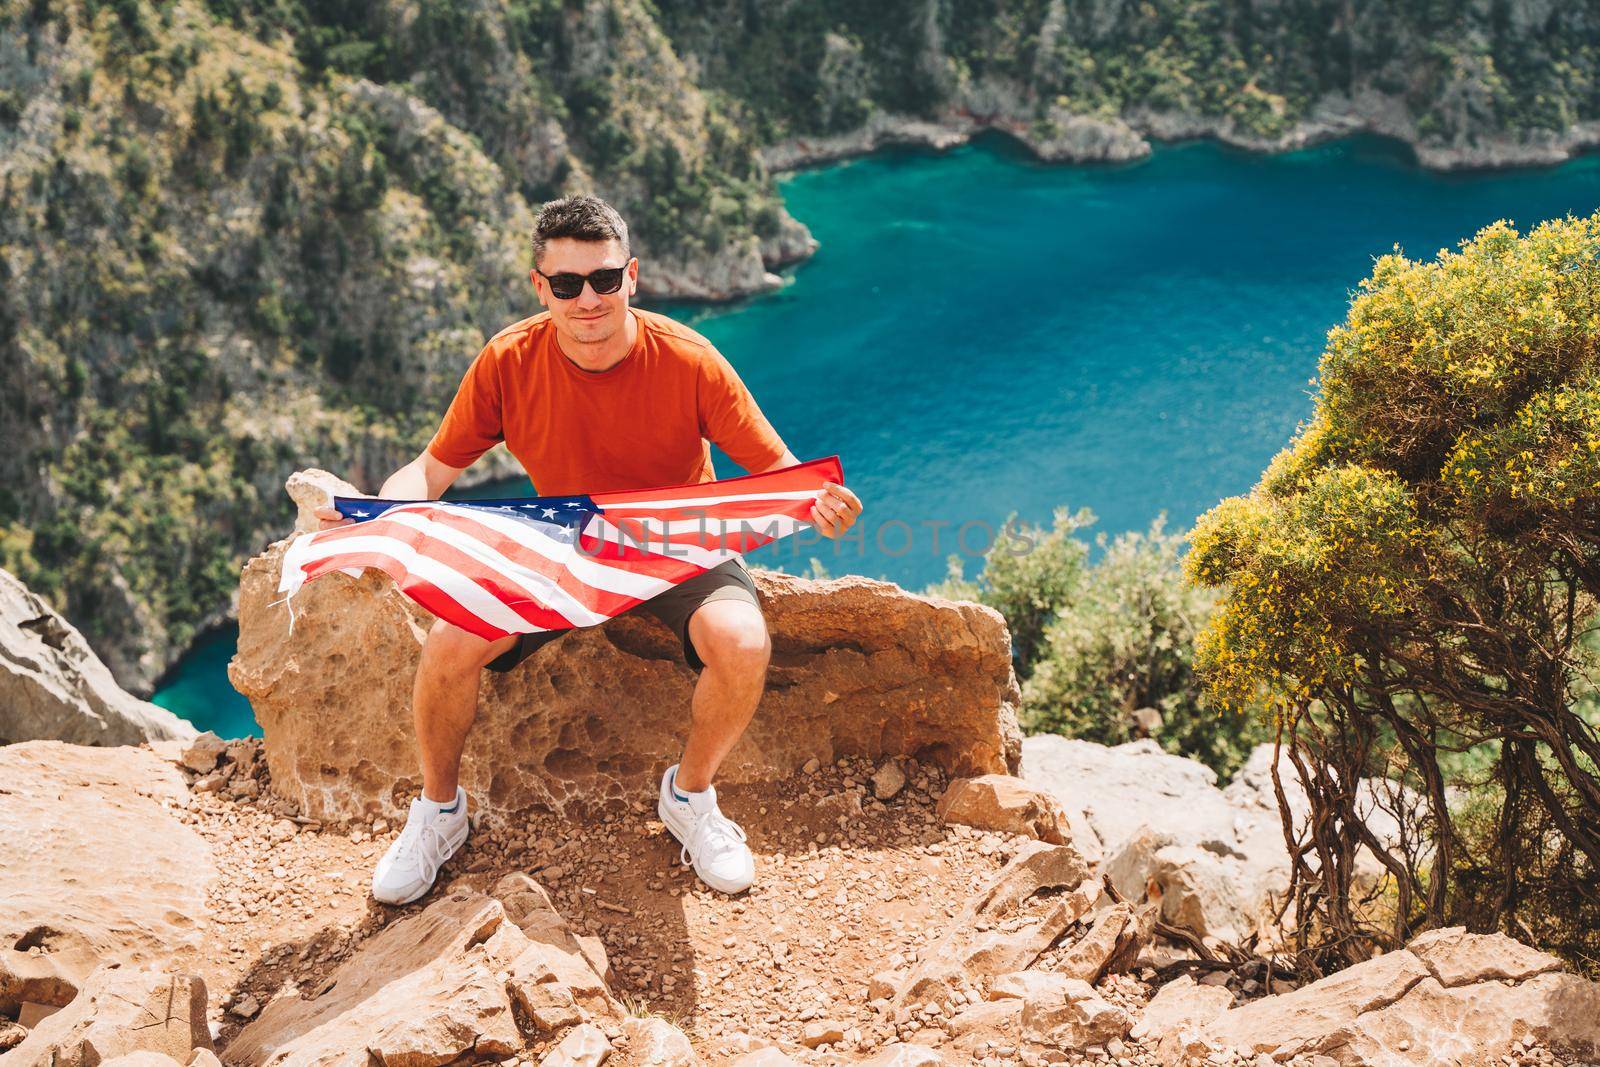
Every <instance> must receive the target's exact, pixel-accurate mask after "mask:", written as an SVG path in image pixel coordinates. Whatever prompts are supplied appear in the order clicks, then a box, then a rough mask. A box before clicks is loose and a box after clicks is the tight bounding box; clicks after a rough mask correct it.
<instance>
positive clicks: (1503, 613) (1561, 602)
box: [1185, 214, 1600, 962]
mask: <svg viewBox="0 0 1600 1067" xmlns="http://www.w3.org/2000/svg"><path fill="white" fill-rule="evenodd" d="M1319 383H1320V391H1319V395H1318V397H1317V400H1316V407H1315V411H1314V413H1313V415H1312V417H1311V418H1310V419H1309V420H1308V421H1307V422H1306V423H1305V424H1304V425H1303V426H1302V428H1301V430H1300V432H1299V433H1298V434H1297V436H1296V438H1295V440H1294V441H1293V442H1292V443H1291V445H1290V446H1289V447H1288V448H1287V449H1285V450H1284V451H1283V452H1282V453H1280V454H1279V455H1278V456H1277V457H1275V458H1274V459H1273V461H1272V462H1271V464H1270V465H1269V467H1268V468H1267V470H1266V472H1265V473H1264V474H1263V476H1262V478H1261V481H1260V483H1259V484H1258V485H1257V486H1256V488H1255V489H1254V490H1253V491H1252V492H1251V493H1250V494H1248V495H1247V496H1243V497H1236V498H1233V499H1230V500H1225V501H1223V502H1222V503H1221V504H1219V505H1218V506H1217V507H1215V508H1213V509H1212V510H1211V511H1210V512H1209V513H1208V514H1207V515H1205V516H1204V517H1203V518H1202V519H1201V520H1200V521H1199V523H1198V524H1197V526H1196V529H1195V530H1194V532H1193V535H1192V543H1193V548H1192V550H1191V552H1190V554H1189V556H1188V558H1187V560H1186V563H1185V569H1186V573H1187V575H1188V577H1189V578H1190V579H1191V580H1192V581H1194V582H1196V583H1198V584H1200V585H1202V586H1209V587H1216V588H1217V589H1219V590H1220V591H1221V598H1220V601H1219V603H1218V606H1217V610H1216V612H1215V613H1214V614H1213V616H1212V618H1211V620H1210V623H1209V625H1208V626H1207V627H1206V629H1205V630H1204V632H1203V633H1202V634H1201V635H1200V636H1199V638H1198V639H1197V651H1196V669H1197V671H1198V673H1199V674H1200V676H1201V678H1202V679H1203V680H1204V683H1205V685H1206V688H1207V691H1208V693H1209V694H1210V696H1211V697H1212V699H1213V700H1215V701H1217V702H1219V703H1221V704H1223V705H1225V706H1232V707H1244V706H1249V705H1252V704H1254V705H1258V706H1259V705H1262V704H1265V705H1266V706H1269V707H1272V708H1274V709H1275V711H1276V712H1277V716H1276V717H1277V722H1278V726H1279V727H1280V729H1281V731H1282V733H1281V736H1282V737H1283V738H1284V741H1285V744H1287V745H1290V746H1292V747H1293V748H1294V750H1295V752H1296V754H1297V755H1298V756H1299V757H1300V758H1302V759H1303V760H1305V761H1306V767H1307V773H1309V774H1310V775H1311V776H1312V777H1313V778H1315V779H1318V780H1320V781H1322V782H1323V783H1324V784H1325V785H1327V789H1326V792H1325V793H1324V794H1321V795H1318V791H1317V790H1316V789H1315V788H1314V789H1313V794H1314V796H1313V807H1314V808H1317V809H1318V814H1317V815H1315V816H1314V817H1313V820H1312V821H1313V822H1314V823H1316V824H1317V827H1316V829H1315V831H1314V832H1313V831H1309V830H1308V831H1307V833H1308V836H1307V837H1306V838H1305V839H1304V841H1303V847H1302V854H1301V856H1300V857H1297V878H1299V879H1301V881H1302V883H1315V892H1314V893H1307V894H1302V897H1301V899H1302V903H1305V902H1307V901H1312V902H1314V903H1312V904H1307V907H1308V909H1309V911H1306V912H1303V913H1302V916H1301V918H1302V919H1303V920H1304V925H1310V926H1314V927H1316V928H1317V929H1318V930H1320V931H1321V932H1322V935H1323V936H1324V937H1326V938H1328V939H1330V943H1332V942H1336V943H1337V944H1338V945H1339V949H1338V951H1339V952H1340V953H1342V954H1343V955H1344V957H1345V959H1346V961H1348V960H1349V959H1351V958H1356V957H1358V956H1359V955H1360V954H1361V952H1362V951H1364V950H1363V949H1357V948H1354V947H1353V946H1355V945H1357V944H1358V943H1367V944H1370V943H1371V942H1373V941H1377V942H1387V943H1397V942H1399V941H1402V940H1404V939H1405V938H1406V937H1407V936H1409V934H1410V933H1412V932H1414V931H1415V930H1416V929H1419V928H1421V927H1423V926H1425V925H1427V924H1429V923H1436V922H1443V921H1465V922H1469V923H1471V924H1473V925H1475V926H1477V927H1479V928H1487V927H1491V926H1494V925H1502V926H1506V927H1507V928H1512V927H1514V926H1517V925H1518V924H1520V927H1521V929H1522V930H1526V929H1528V926H1527V922H1528V921H1529V920H1528V918H1527V917H1526V916H1525V915H1523V914H1522V913H1520V912H1519V908H1522V909H1526V908H1527V906H1528V902H1529V901H1533V900H1540V901H1543V902H1544V904H1543V906H1544V907H1546V908H1566V907H1568V905H1570V907H1571V909H1572V911H1571V915H1570V916H1568V918H1569V919H1570V921H1569V922H1567V923H1566V925H1565V926H1563V925H1562V924H1561V923H1556V924H1554V925H1551V924H1550V923H1548V922H1547V921H1546V920H1548V918H1549V916H1548V915H1546V916H1542V917H1537V918H1535V920H1534V923H1535V925H1537V926H1538V927H1539V929H1540V930H1541V936H1543V937H1546V938H1547V940H1548V941H1549V942H1550V943H1551V945H1552V947H1555V948H1557V949H1559V950H1562V951H1565V952H1567V953H1568V954H1569V955H1571V956H1573V957H1574V958H1580V959H1581V958H1585V957H1587V958H1588V959H1589V960H1590V961H1591V962H1592V961H1593V960H1594V959H1595V957H1594V956H1593V952H1594V950H1595V949H1596V948H1600V941H1597V935H1596V933H1595V931H1596V930H1597V929H1600V925H1597V924H1596V923H1595V921H1594V919H1595V918H1596V917H1597V916H1600V906H1597V905H1596V904H1595V903H1594V902H1595V901H1596V900H1600V893H1597V890H1600V873H1597V872H1600V782H1597V780H1596V778H1595V769H1596V767H1597V766H1600V731H1597V728H1596V727H1597V719H1596V715H1595V712H1594V702H1593V701H1592V699H1589V696H1588V695H1589V694H1591V693H1592V691H1593V686H1592V684H1591V683H1590V682H1589V672H1590V668H1591V667H1592V666H1593V665H1594V664H1593V660H1594V655H1593V652H1592V650H1591V645H1592V642H1591V641H1590V636H1591V635H1592V633H1593V631H1594V626H1595V620H1596V605H1597V603H1600V214H1596V215H1594V216H1590V217H1587V218H1566V219H1559V220H1554V221H1551V222H1546V223H1543V224H1541V225H1539V226H1537V227H1536V228H1534V229H1533V230H1532V231H1531V232H1529V233H1527V234H1526V235H1524V234H1521V233H1519V232H1518V231H1517V230H1516V229H1514V228H1513V227H1512V226H1511V225H1510V224H1508V223H1506V222H1497V223H1495V224H1494V225H1492V226H1489V227H1486V228H1485V229H1483V230H1482V231H1480V232H1479V233H1478V234H1477V235H1476V236H1475V237H1473V238H1472V239H1471V240H1468V241H1464V242H1462V243H1461V245H1460V247H1459V249H1458V250H1455V251H1448V250H1443V251H1440V252H1439V254H1438V255H1437V256H1436V257H1434V258H1433V259H1431V260H1426V261H1413V260H1410V259H1408V258H1406V257H1405V256H1404V255H1402V254H1400V253H1399V252H1398V251H1397V252H1395V253H1394V254H1391V255H1386V256H1383V257H1382V258H1380V259H1379V260H1377V262H1376V263H1375V265H1374V267H1373V271H1372V275H1371V276H1370V277H1369V278H1367V279H1366V280H1364V281H1363V282H1362V283H1361V286H1360V288H1359V291H1358V292H1357V293H1356V294H1355V296H1354V298H1353V299H1352V301H1351V305H1350V309H1349V314H1348V316H1347V317H1346V319H1345V321H1344V322H1343V323H1341V324H1339V325H1338V326H1336V327H1335V328H1333V329H1332V330H1331V331H1329V334H1328V341H1327V348H1326V350H1325V351H1324V353H1323V355H1322V359H1321V363H1320V367H1319ZM1485 754H1487V755H1485ZM1357 775H1361V776H1372V775H1384V776H1387V777H1388V779H1389V780H1392V781H1394V782H1395V783H1396V784H1397V785H1399V786H1403V787H1405V788H1406V789H1408V790H1410V791H1411V793H1410V795H1412V796H1414V797H1416V798H1418V799H1419V803H1418V805H1417V808H1416V814H1415V815H1413V816H1411V817H1410V818H1411V822H1412V824H1413V825H1412V826H1410V827H1409V829H1410V830H1411V831H1412V833H1410V834H1408V835H1406V839H1405V840H1403V841H1402V842H1401V843H1400V844H1398V845H1395V846H1392V847H1391V848H1389V849H1388V850H1387V854H1386V855H1385V856H1381V857H1380V858H1383V859H1385V862H1386V864H1387V865H1388V866H1389V870H1390V871H1391V874H1392V876H1393V879H1394V883H1395V884H1391V885H1390V886H1389V887H1388V889H1387V891H1386V892H1388V893H1389V895H1390V896H1389V902H1390V904H1391V905H1392V909H1393V914H1392V916H1391V919H1392V926H1391V927H1390V928H1388V929H1387V930H1382V931H1378V930H1374V929H1373V928H1371V926H1370V924H1368V923H1365V922H1363V920H1362V919H1361V918H1360V916H1361V915H1362V914H1363V912H1362V908H1361V907H1359V906H1357V904H1356V902H1355V901H1353V900H1352V899H1351V894H1352V893H1353V885H1352V883H1351V881H1350V876H1349V873H1348V872H1349V870H1350V869H1351V867H1352V865H1350V864H1348V863H1345V864H1343V865H1342V866H1341V857H1346V858H1347V855H1348V849H1350V848H1353V847H1354V846H1353V844H1352V842H1355V841H1357V840H1358V839H1360V837H1361V827H1359V826H1358V825H1357V824H1358V823H1359V822H1360V819H1359V817H1358V815H1357V813H1356V812H1355V810H1354V808H1353V806H1352V804H1353V802H1352V801H1351V800H1350V796H1349V795H1350V794H1351V793H1352V791H1351V790H1350V789H1348V788H1347V787H1341V786H1340V784H1339V783H1341V782H1348V781H1350V780H1351V779H1352V777H1353V776H1357ZM1469 802H1470V803H1469ZM1486 805H1487V806H1488V807H1489V808H1492V809H1493V813H1492V815H1491V816H1485V815H1484V814H1483V812H1484V810H1485V806H1486ZM1324 809H1325V810H1324ZM1467 809H1470V810H1471V812H1472V815H1471V817H1470V818H1467V817H1465V816H1464V815H1463V812H1464V811H1466V810H1467ZM1321 816H1326V818H1322V817H1321ZM1458 816H1462V817H1461V818H1460V824H1459V825H1458V823H1457V817H1458ZM1319 834H1320V835H1322V836H1321V837H1320V838H1319V837H1318V835H1319ZM1340 835H1343V836H1342V839H1341V837H1340ZM1464 835H1465V836H1464ZM1362 843H1363V844H1365V845H1367V846H1368V847H1371V845H1372V843H1371V842H1364V841H1363V842H1362ZM1379 851H1380V852H1382V851H1384V850H1383V849H1381V848H1380V849H1379ZM1301 860H1304V862H1301ZM1390 861H1392V862H1390ZM1341 872H1342V873H1341ZM1301 888H1302V889H1303V888H1305V885H1304V884H1303V885H1302V886H1301ZM1313 913H1314V914H1313ZM1583 916H1587V918H1586V919H1585V918H1583ZM1585 931H1587V932H1585Z"/></svg>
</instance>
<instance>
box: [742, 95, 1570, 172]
mask: <svg viewBox="0 0 1600 1067" xmlns="http://www.w3.org/2000/svg"><path fill="white" fill-rule="evenodd" d="M988 132H996V133H1001V134H1004V135H1006V136H1008V137H1010V138H1012V139H1013V140H1015V141H1016V142H1017V143H1018V144H1020V145H1022V146H1023V147H1025V148H1027V149H1028V150H1029V151H1030V152H1032V153H1033V154H1034V155H1035V156H1036V157H1037V158H1038V159H1040V160H1042V161H1045V162H1050V163H1125V162H1132V161H1134V160H1138V159H1143V158H1144V157H1146V156H1148V155H1149V154H1150V150H1151V143H1152V142H1163V143H1170V142H1177V141H1190V140H1214V141H1218V142H1220V143H1222V144H1225V145H1228V146H1230V147H1233V148H1240V149H1244V150H1247V151H1251V152H1261V153H1277V152H1292V151H1295V150H1297V149H1301V148H1308V147H1311V146H1313V145H1317V144H1322V143H1325V142H1328V141H1334V140H1338V139H1339V138H1342V137H1351V136H1355V135H1358V134H1372V135H1374V136H1379V137H1385V138H1389V139H1391V140H1395V141H1399V142H1401V143H1403V144H1404V145H1406V147H1407V148H1409V149H1410V150H1411V152H1412V154H1413V157H1414V158H1415V161H1416V163H1417V165H1418V166H1420V167H1423V168H1424V169H1427V170H1433V171H1441V172H1448V171H1469V170H1501V169H1511V168H1516V167H1537V166H1553V165H1556V164H1559V163H1563V162H1566V161H1567V160H1570V159H1573V158H1575V157H1576V156H1579V155H1582V154H1584V153H1586V152H1588V151H1591V150H1593V149H1595V148H1596V147H1600V122H1586V123H1578V124H1575V125H1573V126H1571V127H1569V128H1568V129H1566V130H1564V131H1562V132H1560V133H1556V132H1553V131H1541V132H1540V133H1539V134H1537V135H1535V136H1528V137H1521V138H1514V137H1506V136H1498V135H1497V136H1486V137H1484V138H1482V139H1480V140H1478V141H1476V142H1474V143H1471V144H1442V143H1437V142H1430V141H1426V140H1424V139H1423V138H1421V137H1420V136H1419V135H1418V133H1417V130H1416V124H1415V122H1414V121H1413V120H1412V118H1411V117H1410V115H1409V114H1408V113H1407V112H1406V110H1405V108H1404V107H1403V105H1401V104H1399V103H1398V102H1397V101H1394V100H1393V99H1391V98H1388V97H1384V96H1382V95H1380V94H1376V93H1362V94H1357V96H1355V97H1354V98H1346V97H1330V98H1328V99H1326V100H1324V101H1322V102H1321V103H1319V104H1318V106H1317V107H1316V108H1314V109H1313V110H1312V113H1311V115H1310V116H1309V117H1308V118H1306V119H1305V120H1303V121H1300V122H1297V123H1295V125H1294V126H1293V127H1292V128H1291V129H1290V130H1289V131H1288V132H1286V133H1284V134H1283V135H1282V136H1280V137H1275V138H1267V137H1261V136H1259V135H1256V134H1252V133H1249V132H1246V131H1242V130H1240V129H1239V128H1238V127H1237V126H1236V125H1235V124H1234V123H1233V122H1231V121H1230V120H1228V119H1226V118H1222V117H1218V116H1211V115H1199V114H1193V113H1182V112H1163V111H1152V110H1148V109H1135V110H1132V111H1130V112H1129V113H1128V114H1126V115H1125V116H1121V117H1118V118H1112V119H1106V118H1097V117H1094V116H1088V115H1074V114H1071V113H1069V112H1065V111H1052V112H1051V114H1050V115H1049V116H1048V120H1047V122H1046V123H1045V124H1044V125H1043V127H1041V126H1039V125H1038V124H1035V123H1034V122H1032V121H1030V120H1027V119H1024V118H1020V117H1016V116H1015V115H1012V114H1008V113H1005V112H992V113H987V114H980V113H977V112H974V111H973V110H971V109H960V110H953V111H951V112H949V113H948V114H945V115H942V116H940V117H938V118H937V119H924V118H917V117H913V116H904V115H890V114H884V113H875V114H874V115H873V116H872V117H871V118H870V119H869V120H868V121H867V122H866V123H865V124H863V125H862V126H861V127H859V128H858V129H855V130H852V131H850V132H848V133H842V134H837V135H833V136H829V137H805V138H793V139H790V140H787V141H782V142H778V143H776V144H772V145H768V146H766V147H765V148H763V149H762V150H761V157H762V161H763V162H764V163H765V164H766V166H767V167H768V168H769V169H770V170H771V171H772V172H773V173H775V174H779V173H790V172H793V171H797V170H803V169H805V168H807V167H814V166H821V165H824V164H827V163H834V162H838V161H841V160H845V159H851V158H855V157H859V156H865V155H870V154H872V153H873V152H877V151H880V150H882V149H884V148H890V147H916V148H929V149H933V150H935V151H944V150H947V149H950V148H954V147H956V146H958V145H962V144H966V143H967V142H968V141H970V140H972V138H973V137H975V136H977V135H979V134H982V133H988Z"/></svg>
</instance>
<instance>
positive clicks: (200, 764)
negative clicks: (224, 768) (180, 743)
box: [179, 730, 228, 774]
mask: <svg viewBox="0 0 1600 1067" xmlns="http://www.w3.org/2000/svg"><path fill="white" fill-rule="evenodd" d="M227 748H228V743H227V742H226V741H224V740H223V739H222V738H220V737H218V736H217V735H216V734H214V733H212V732H211V731H210V730H207V731H206V732H205V733H203V734H200V735H199V736H198V737H196V738H195V739H194V740H193V741H191V742H190V743H189V747H188V748H186V749H184V750H183V755H182V756H181V757H180V759H179V762H181V763H182V764H183V765H184V766H185V767H187V768H189V769H190V770H191V771H193V772H195V773H196V774H207V773H209V772H210V771H212V770H214V769H215V768H216V766H217V760H219V759H221V758H222V754H223V753H224V752H225V751H227Z"/></svg>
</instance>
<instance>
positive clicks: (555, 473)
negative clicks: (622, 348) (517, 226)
mask: <svg viewBox="0 0 1600 1067" xmlns="http://www.w3.org/2000/svg"><path fill="white" fill-rule="evenodd" d="M630 310H631V311H632V313H633V314H634V315H635V316H636V317H637V319H638V323H639V335H638V338H637V339H636V340H635V342H634V345H633V347H632V348H631V349H629V351H628V354H627V355H626V356H624V357H623V359H622V361H621V362H619V363H618V364H617V365H616V366H614V367H611V368H610V369H608V370H603V371H586V370H584V369H582V368H581V367H579V366H577V365H576V364H575V363H573V362H572V361H571V360H569V359H567V357H566V356H564V355H562V354H561V350H560V348H559V347H558V346H557V342H556V330H555V326H554V325H552V324H551V322H550V316H549V314H548V313H541V314H538V315H535V316H533V317H532V318H528V319H523V320H522V321H521V322H519V323H516V324H515V325H512V326H508V327H506V328H505V329H504V330H501V331H500V332H499V333H498V334H496V335H495V336H494V338H493V339H492V340H490V342H489V343H488V344H487V345H485V346H484V349H483V351H482V352H480V353H479V354H478V358H477V359H475V360H473V361H472V365H471V366H470V367H468V368H467V373H466V376H465V377H464V378H462V379H461V388H460V389H458V390H457V391H456V397H455V399H454V400H453V401H451V403H450V409H449V410H448V411H446V412H445V416H444V422H443V423H442V424H441V425H440V427H439V431H438V432H437V433H436V434H434V435H433V440H432V441H430V442H429V443H428V451H429V452H431V453H433V456H434V458H435V459H437V460H439V461H440V462H441V463H445V464H448V465H449V466H452V467H465V466H468V465H469V464H471V463H472V462H473V461H474V460H476V459H477V458H478V457H479V456H481V455H483V454H484V453H485V452H487V451H488V450H489V449H490V448H492V447H493V446H494V445H495V444H497V443H499V442H500V441H504V442H505V443H506V447H507V448H508V449H509V450H510V452H511V454H512V455H513V456H515V457H517V460H518V461H519V462H520V463H521V464H522V467H523V469H524V470H526V471H527V472H528V477H529V478H530V479H532V480H533V484H534V488H535V489H536V490H537V491H538V493H539V494H540V495H541V496H563V495H566V494H569V493H602V492H609V491H611V490H616V489H651V488H655V487H657V486H663V485H683V484H688V483H694V482H709V481H711V480H713V479H714V478H715V477H716V474H715V473H714V472H713V470H712V467H711V446H710V445H709V444H708V443H707V440H708V439H709V440H710V441H713V442H715V443H716V444H717V446H718V447H719V448H721V449H722V450H723V451H724V452H726V453H727V454H728V456H729V458H731V459H732V460H733V461H734V462H735V463H737V464H739V466H741V467H743V468H744V469H745V470H748V471H762V470H765V469H767V468H768V467H770V466H772V465H773V464H774V463H776V462H777V461H778V460H779V459H781V458H782V457H783V454H784V452H785V451H786V449H785V447H784V444H783V441H782V440H781V439H780V438H779V437H778V434H777V432H776V431H774V430H773V428H772V424H771V423H769V422H768V421H767V419H766V416H764V415H763V414H761V409H760V408H759V407H757V406H756V401H755V398H754V397H753V396H751V395H750V390H749V389H747V388H745V384H744V382H742V381H740V380H739V375H738V374H737V372H735V371H734V369H733V366H732V365H731V364H730V363H729V362H728V361H727V360H726V359H724V358H723V357H722V353H720V352H718V351H717V350H716V349H715V348H714V347H712V344H711V342H710V341H707V340H706V339H705V338H704V337H701V336H700V335H699V334H698V333H695V332H694V331H693V330H691V329H689V328H688V327H687V326H684V325H682V324H680V323H677V322H674V321H673V320H672V319H669V318H667V317H666V316H665V315H657V314H655V313H653V312H649V311H641V310H640V309H638V308H632V309H630Z"/></svg>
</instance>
